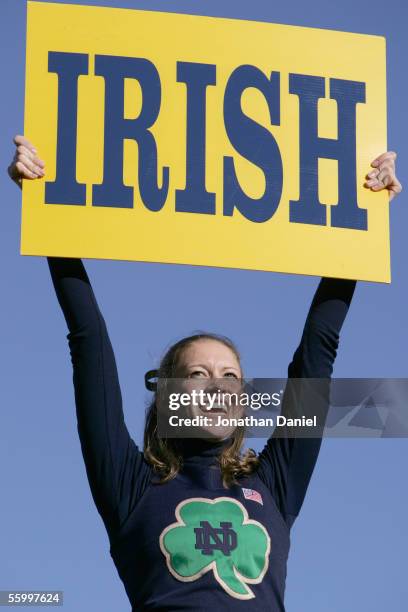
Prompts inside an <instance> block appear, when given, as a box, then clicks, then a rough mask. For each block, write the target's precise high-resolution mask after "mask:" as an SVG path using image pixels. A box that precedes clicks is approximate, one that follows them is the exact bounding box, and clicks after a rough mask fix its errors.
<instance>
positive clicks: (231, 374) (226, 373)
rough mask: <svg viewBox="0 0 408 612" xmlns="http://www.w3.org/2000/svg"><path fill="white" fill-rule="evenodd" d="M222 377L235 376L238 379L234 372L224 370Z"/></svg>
mask: <svg viewBox="0 0 408 612" xmlns="http://www.w3.org/2000/svg"><path fill="white" fill-rule="evenodd" d="M224 378H236V379H237V380H238V376H237V375H236V374H235V372H225V374H224Z"/></svg>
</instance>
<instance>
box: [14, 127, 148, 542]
mask: <svg viewBox="0 0 408 612" xmlns="http://www.w3.org/2000/svg"><path fill="white" fill-rule="evenodd" d="M14 143H15V145H16V152H15V156H14V158H13V160H12V162H11V164H10V166H9V168H8V173H9V175H10V177H11V178H12V179H13V180H14V181H15V182H16V183H17V184H18V185H19V186H20V187H21V185H22V181H23V180H37V179H42V178H43V177H44V176H45V164H44V162H43V161H42V160H41V159H40V158H39V157H38V154H37V151H36V149H35V147H34V146H33V145H32V144H31V143H30V142H29V141H28V140H27V139H26V138H24V137H23V136H16V137H15V138H14ZM48 264H49V268H50V272H51V277H52V281H53V284H54V288H55V292H56V294H57V298H58V301H59V303H60V306H61V308H62V311H63V314H64V317H65V320H66V323H67V326H68V330H69V334H68V340H69V347H70V350H71V360H72V365H73V377H74V387H75V400H76V413H77V422H78V433H79V438H80V442H81V448H82V453H83V457H84V461H85V467H86V471H87V475H88V480H89V484H90V487H91V492H92V496H93V499H94V501H95V504H96V506H97V509H98V511H99V514H100V515H101V517H102V519H103V521H104V523H105V526H106V528H107V531H108V534H109V537H110V538H111V537H113V536H114V535H115V534H116V533H117V530H118V529H119V527H120V526H121V524H122V523H123V521H124V520H125V519H126V518H127V516H128V515H129V513H130V511H131V510H132V508H133V507H134V505H135V504H136V503H137V501H138V499H139V498H140V496H141V495H142V493H143V490H144V488H145V486H146V484H147V482H148V481H149V479H150V473H151V469H150V467H149V466H148V465H147V464H146V462H145V461H144V458H143V454H142V453H141V452H140V451H139V450H138V448H137V446H136V444H135V443H134V442H133V440H132V439H131V438H130V435H129V433H128V430H127V428H126V425H125V422H124V416H123V409H122V398H121V392H120V387H119V380H118V374H117V370H116V363H115V357H114V353H113V350H112V346H111V343H110V339H109V336H108V332H107V329H106V325H105V321H104V319H103V317H102V314H101V312H100V310H99V307H98V304H97V302H96V299H95V296H94V293H93V290H92V287H91V284H90V282H89V278H88V276H87V273H86V271H85V268H84V266H83V264H82V261H81V260H80V259H63V258H48Z"/></svg>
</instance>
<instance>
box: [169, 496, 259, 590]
mask: <svg viewBox="0 0 408 612" xmlns="http://www.w3.org/2000/svg"><path fill="white" fill-rule="evenodd" d="M175 514H176V518H177V522H176V523H173V524H172V525H169V526H168V527H166V528H165V529H164V530H163V532H162V533H161V535H160V548H161V551H162V553H163V554H164V556H165V557H166V561H167V567H168V568H169V571H170V572H171V574H172V575H173V576H174V577H175V578H177V580H181V581H183V582H191V581H193V580H198V578H200V577H201V576H202V575H203V574H205V573H206V572H210V571H212V572H213V574H214V577H215V579H216V580H217V582H218V583H219V584H220V585H221V587H222V588H223V589H224V590H225V591H226V592H227V593H228V594H229V595H231V596H232V597H236V598H237V599H251V598H253V597H255V595H254V594H253V592H252V591H251V589H250V588H249V587H248V586H247V585H248V583H249V584H257V583H259V582H261V581H262V579H263V577H264V576H265V574H266V571H267V569H268V563H269V551H270V538H269V535H268V532H267V531H266V529H265V527H264V526H263V525H261V523H259V522H258V521H254V520H251V519H249V517H248V513H247V511H246V509H245V507H244V506H243V505H242V504H241V503H240V502H238V501H236V500H234V499H231V498H229V497H217V498H216V499H214V500H211V499H205V498H201V497H193V498H190V499H187V500H184V501H183V502H181V503H180V504H179V505H178V506H177V508H176V512H175Z"/></svg>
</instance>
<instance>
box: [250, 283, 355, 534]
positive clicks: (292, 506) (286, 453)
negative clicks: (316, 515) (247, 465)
mask: <svg viewBox="0 0 408 612" xmlns="http://www.w3.org/2000/svg"><path fill="white" fill-rule="evenodd" d="M355 285H356V283H355V281H348V280H336V279H329V278H324V279H322V280H321V281H320V284H319V286H318V288H317V291H316V293H315V295H314V298H313V301H312V304H311V306H310V310H309V313H308V316H307V319H306V323H305V326H304V329H303V334H302V338H301V341H300V344H299V346H298V348H297V349H296V351H295V354H294V356H293V360H292V362H291V363H290V365H289V368H288V379H289V380H288V383H287V385H286V389H285V393H284V397H283V401H282V411H281V413H282V414H284V415H285V416H288V417H293V416H301V415H306V416H313V415H314V414H317V415H318V423H320V424H321V425H322V424H323V423H324V421H325V417H326V414H327V409H328V405H329V382H330V377H331V375H332V371H333V363H334V360H335V358H336V354H337V347H338V343H339V334H340V330H341V327H342V325H343V322H344V320H345V318H346V315H347V312H348V309H349V306H350V303H351V299H352V297H353V293H354V289H355ZM311 378H312V379H320V380H319V382H317V381H309V382H308V381H304V382H303V383H302V381H301V380H299V379H311ZM291 379H296V380H291ZM298 433H299V434H300V433H301V432H300V431H299V432H298ZM316 436H317V434H316ZM320 446H321V437H320V436H319V437H314V438H311V437H310V438H309V437H296V428H287V429H281V428H279V430H275V433H274V435H273V436H272V437H271V438H270V439H269V440H268V442H267V444H266V446H265V448H264V449H263V451H262V453H261V454H260V456H259V459H260V465H259V472H258V473H259V476H260V477H261V479H262V480H263V481H264V482H265V484H266V485H267V486H268V488H269V489H270V490H271V492H272V494H273V496H274V498H275V501H276V503H277V505H278V508H279V510H280V511H281V513H282V515H283V517H284V519H285V521H286V523H287V524H288V526H289V527H290V526H291V525H292V524H293V522H294V520H295V518H296V516H297V515H298V513H299V511H300V508H301V506H302V503H303V500H304V497H305V494H306V490H307V487H308V484H309V481H310V478H311V476H312V472H313V469H314V466H315V463H316V460H317V457H318V454H319V450H320Z"/></svg>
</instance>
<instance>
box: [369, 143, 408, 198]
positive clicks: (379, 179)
mask: <svg viewBox="0 0 408 612" xmlns="http://www.w3.org/2000/svg"><path fill="white" fill-rule="evenodd" d="M396 159H397V154H396V153H394V151H387V152H386V153H383V154H382V155H380V156H379V157H377V158H376V159H374V161H372V162H371V166H372V167H373V168H374V170H372V171H371V172H369V173H368V174H367V176H366V179H367V181H366V182H365V183H364V187H367V188H369V189H371V190H372V191H381V190H382V189H388V191H389V194H390V201H391V200H392V199H393V198H394V197H395V196H396V195H398V194H399V193H401V191H402V185H401V183H400V182H399V180H398V179H397V177H396V174H395V160H396Z"/></svg>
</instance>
